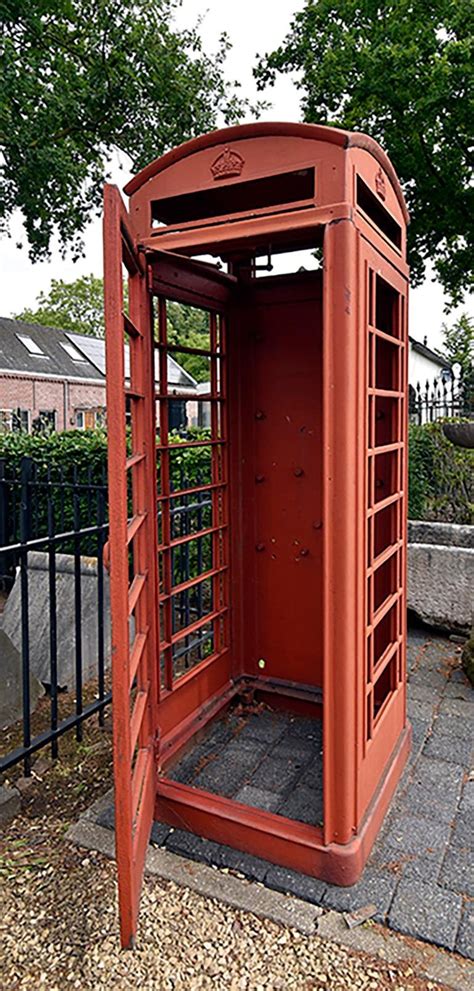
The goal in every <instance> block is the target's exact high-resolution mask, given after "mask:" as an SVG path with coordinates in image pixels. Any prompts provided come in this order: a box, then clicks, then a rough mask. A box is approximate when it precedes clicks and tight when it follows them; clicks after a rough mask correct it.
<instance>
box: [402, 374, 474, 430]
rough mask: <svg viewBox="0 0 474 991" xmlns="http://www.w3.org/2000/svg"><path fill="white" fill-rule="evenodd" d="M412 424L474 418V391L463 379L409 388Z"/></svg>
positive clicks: (418, 383) (420, 384) (440, 381)
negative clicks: (447, 418) (448, 418)
mask: <svg viewBox="0 0 474 991" xmlns="http://www.w3.org/2000/svg"><path fill="white" fill-rule="evenodd" d="M409 417H410V423H417V424H423V423H433V422H434V421H435V420H442V419H445V418H446V417H450V418H451V417H452V418H459V417H467V418H472V417H474V396H473V390H472V389H469V388H468V387H467V385H466V384H465V383H463V381H462V379H461V378H458V379H453V378H449V379H447V380H446V381H444V380H443V379H440V380H437V381H436V382H428V381H427V382H425V384H424V385H423V384H422V383H421V382H417V384H416V386H413V385H410V386H409Z"/></svg>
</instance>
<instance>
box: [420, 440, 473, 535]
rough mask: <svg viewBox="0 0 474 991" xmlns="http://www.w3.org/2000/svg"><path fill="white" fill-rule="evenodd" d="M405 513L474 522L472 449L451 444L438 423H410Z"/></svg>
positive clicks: (430, 517) (438, 520)
mask: <svg viewBox="0 0 474 991" xmlns="http://www.w3.org/2000/svg"><path fill="white" fill-rule="evenodd" d="M408 466H409V471H408V474H409V480H408V515H409V517H410V519H412V520H435V521H437V522H439V523H470V524H473V523H474V451H469V450H467V449H466V448H462V447H455V445H454V444H451V442H450V441H449V440H447V439H446V437H445V436H444V433H443V428H442V424H441V423H440V422H439V421H438V422H437V423H425V424H423V426H418V425H415V424H410V429H409V459H408Z"/></svg>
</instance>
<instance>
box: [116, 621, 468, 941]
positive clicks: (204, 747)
mask: <svg viewBox="0 0 474 991" xmlns="http://www.w3.org/2000/svg"><path fill="white" fill-rule="evenodd" d="M408 666H409V703H408V710H409V717H410V720H411V723H412V727H413V748H412V753H411V756H410V760H409V764H408V766H407V768H406V771H405V774H404V776H403V779H402V781H401V783H400V786H399V788H398V791H397V793H396V795H395V797H394V800H393V802H392V805H391V808H390V810H389V812H388V814H387V816H386V819H385V822H384V824H383V827H382V830H381V832H380V834H379V837H378V840H377V842H376V844H375V847H374V849H373V851H372V854H371V857H370V859H369V862H368V864H367V867H366V869H365V871H364V874H363V876H362V878H361V880H360V881H359V882H358V883H357V884H356V885H354V886H353V887H351V888H339V887H336V886H333V885H329V884H326V883H324V882H322V881H319V880H317V879H315V878H310V877H308V876H306V875H303V874H298V873H296V872H294V871H289V870H286V869H285V868H280V867H275V866H274V865H272V864H269V863H268V862H266V861H263V860H260V859H259V858H257V857H252V856H250V855H247V854H243V853H240V852H239V851H236V850H233V849H232V848H230V847H226V846H224V845H221V844H217V843H212V842H210V841H209V840H205V839H202V838H200V837H196V836H194V835H193V834H191V833H187V832H185V831H184V830H171V829H170V828H169V827H168V826H165V825H163V824H160V823H155V825H154V828H153V832H152V837H151V840H152V843H154V844H155V845H157V846H164V847H165V849H168V850H170V851H173V852H175V853H178V854H180V855H182V856H186V857H190V858H191V859H193V860H198V861H202V862H204V863H208V864H209V863H210V864H213V865H215V866H217V867H226V868H231V869H234V870H237V871H239V872H240V873H242V874H244V875H245V876H246V877H248V878H250V879H253V880H257V881H260V882H263V883H264V884H265V885H266V886H267V887H269V888H273V889H276V890H278V891H283V892H290V893H291V894H294V895H296V896H297V897H299V898H301V899H304V900H306V901H309V902H312V903H313V904H316V905H320V906H321V907H323V908H325V909H336V910H338V911H348V910H349V911H351V910H353V909H355V908H358V907H360V906H361V905H364V904H366V903H367V902H374V903H375V904H376V905H377V907H378V915H377V920H378V921H379V922H383V923H386V924H387V925H388V926H389V927H390V928H391V929H394V930H398V931H399V932H402V933H404V934H407V935H409V936H414V937H417V938H419V939H422V940H425V941H427V942H429V943H434V944H436V945H438V946H441V947H445V948H446V949H449V950H456V952H458V953H460V954H462V955H463V956H465V957H468V958H470V959H474V774H473V757H474V749H473V745H474V740H473V737H474V691H473V689H472V688H471V686H470V685H469V684H468V682H467V680H466V679H465V677H464V675H463V673H462V671H461V670H460V667H459V654H456V648H455V646H454V645H453V644H452V643H450V641H449V640H447V639H445V638H442V637H438V636H432V637H430V638H428V636H427V634H426V631H420V630H415V631H412V632H411V633H410V636H409V649H408ZM238 718H239V717H238V716H230V717H227V719H226V720H221V721H219V723H217V724H216V725H215V726H214V727H213V729H212V732H211V733H210V735H209V736H208V737H206V739H205V740H204V741H203V742H201V743H200V744H199V745H198V746H197V747H196V748H194V749H193V751H192V752H191V754H189V755H187V756H186V757H185V758H183V760H182V761H181V762H180V764H178V765H177V768H176V769H175V771H174V772H173V776H175V777H176V778H177V779H178V780H184V781H189V782H191V783H195V784H196V785H198V786H200V787H203V788H206V790H209V791H216V792H218V793H220V794H227V795H231V796H233V797H236V798H237V799H239V800H241V801H244V802H247V804H252V805H256V806H258V807H260V808H267V809H269V810H271V811H275V812H281V814H282V815H287V816H290V817H292V818H295V819H299V820H301V821H304V822H308V821H313V822H314V821H315V820H316V821H318V819H319V818H320V817H322V777H321V769H322V763H321V732H320V726H319V725H318V723H315V722H314V721H311V720H305V719H301V718H299V719H298V718H295V719H289V718H288V717H285V716H283V715H281V716H280V715H279V716H278V717H277V716H275V715H273V714H271V713H261V714H259V715H258V716H257V717H255V716H252V717H250V719H248V720H247V721H246V725H245V727H244V729H243V730H242V731H240V730H241V729H242V728H241V727H240V726H239V732H238V735H237V736H236V733H235V730H236V724H235V720H236V719H238ZM315 810H316V811H315ZM97 821H98V822H99V824H100V825H102V826H108V827H113V810H112V809H111V808H108V809H106V810H105V812H103V813H102V814H101V815H100V816H99V818H98V820H97Z"/></svg>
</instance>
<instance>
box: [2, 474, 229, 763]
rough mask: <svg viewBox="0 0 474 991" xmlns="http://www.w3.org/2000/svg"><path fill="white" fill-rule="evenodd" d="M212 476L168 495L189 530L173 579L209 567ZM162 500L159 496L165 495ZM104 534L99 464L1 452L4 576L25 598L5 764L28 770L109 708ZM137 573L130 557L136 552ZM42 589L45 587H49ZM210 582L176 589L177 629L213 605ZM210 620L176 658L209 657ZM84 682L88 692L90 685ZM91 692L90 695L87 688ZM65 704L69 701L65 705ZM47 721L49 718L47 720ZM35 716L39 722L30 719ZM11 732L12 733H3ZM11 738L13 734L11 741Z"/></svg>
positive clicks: (175, 523) (179, 525)
mask: <svg viewBox="0 0 474 991" xmlns="http://www.w3.org/2000/svg"><path fill="white" fill-rule="evenodd" d="M207 481H208V480H207V478H204V479H203V481H202V485H203V489H202V490H201V491H200V490H199V484H201V482H200V480H199V478H198V479H197V480H196V478H195V479H194V481H193V483H192V484H193V485H197V486H198V488H197V490H195V491H193V493H192V495H188V496H180V498H179V500H176V504H175V503H174V501H173V500H172V503H171V507H170V517H171V524H172V531H173V536H174V537H184V538H190V539H187V540H185V541H184V542H183V543H181V544H179V546H177V547H176V548H175V549H174V550H173V553H172V574H173V584H174V585H176V586H179V585H182V584H185V583H186V582H188V581H189V579H196V577H197V576H199V575H201V574H205V573H206V572H207V571H208V570H209V568H210V567H211V555H212V552H211V546H210V542H208V541H206V540H205V539H202V538H199V537H196V538H194V537H193V534H194V533H195V532H196V533H198V532H199V531H202V530H203V528H205V527H206V525H207V521H208V515H209V513H210V512H211V510H212V499H211V498H210V494H209V491H207V490H206V484H207ZM174 488H176V489H177V490H180V491H182V490H186V489H188V488H190V484H189V481H188V479H187V478H186V474H185V472H184V471H181V472H180V473H179V477H177V478H176V479H175V484H174ZM159 506H160V503H159ZM160 526H161V510H160V509H159V511H158V527H159V528H160ZM107 537H108V522H107V481H106V475H105V466H104V469H103V471H100V472H97V471H95V472H93V471H92V470H87V471H86V472H82V473H80V472H79V471H78V470H76V469H73V470H72V471H71V472H67V471H66V470H65V469H62V468H58V469H56V470H54V469H53V468H47V469H42V468H41V467H39V466H38V465H36V464H34V463H33V461H32V459H31V458H28V457H24V458H22V459H21V462H20V465H19V467H18V469H16V470H13V469H9V468H8V465H7V463H6V461H5V459H1V458H0V583H1V585H2V587H3V590H4V593H5V594H6V595H7V596H8V595H9V594H12V589H13V586H14V584H15V582H16V583H17V590H18V591H17V594H18V595H19V599H20V609H19V617H20V619H19V625H20V629H19V631H18V640H19V641H20V646H19V654H20V665H21V672H20V679H21V699H22V714H21V743H20V744H19V745H16V746H15V747H13V748H12V749H10V750H8V752H7V753H4V754H3V755H1V756H0V773H1V772H4V771H6V770H8V768H10V767H12V766H14V765H16V764H17V763H19V762H21V761H22V762H23V767H24V773H25V774H26V775H28V774H29V773H30V770H31V758H32V755H33V754H34V753H35V752H36V751H38V750H40V749H41V748H43V747H46V746H50V748H51V755H52V757H53V758H56V757H57V756H58V741H59V738H60V737H61V736H62V735H63V734H64V733H67V732H68V731H70V730H75V732H76V738H77V740H78V741H80V740H81V739H82V726H83V723H84V721H85V720H86V719H89V718H90V717H91V716H93V715H98V719H99V723H100V725H103V723H104V710H105V709H106V707H107V706H108V705H109V704H110V702H111V700H112V695H111V691H110V690H108V689H109V684H108V678H107V668H108V663H109V657H108V656H107V649H106V637H105V624H106V620H107V609H108V602H107V596H106V589H105V582H106V580H107V578H106V573H105V571H104V567H103V563H104V547H105V544H106V541H107ZM38 551H39V552H41V553H42V554H43V555H44V556H45V571H46V572H47V575H45V581H46V583H47V589H46V593H47V594H46V601H47V610H48V616H47V625H48V652H49V663H48V675H47V678H44V677H43V678H42V681H43V684H44V685H45V686H46V693H47V694H46V698H45V699H44V701H43V711H42V720H41V725H40V726H38V725H37V723H38V720H36V719H35V714H34V713H31V711H30V710H31V701H32V699H31V691H30V678H31V668H32V665H31V660H32V646H34V643H33V639H32V638H33V637H34V636H35V631H34V630H32V629H31V628H30V627H31V598H32V592H31V583H32V577H31V558H30V557H29V556H30V555H31V554H32V553H33V552H38ZM58 555H68V560H70V562H71V569H70V573H71V582H70V584H71V586H72V589H71V595H70V597H69V600H68V617H69V616H70V625H71V633H72V637H73V641H74V677H73V682H74V692H73V699H72V697H71V694H70V693H69V694H68V697H67V699H66V701H67V702H68V705H67V709H68V710H71V709H73V711H67V712H63V713H62V712H61V703H62V702H64V696H65V693H63V691H62V685H61V681H60V679H59V677H58V670H59V663H60V660H61V658H60V657H58V601H57V598H58V597H57V576H58ZM84 557H87V558H93V559H94V560H95V561H96V562H97V570H96V574H97V579H96V593H95V622H96V624H97V657H96V664H95V671H94V677H93V678H92V679H89V678H88V679H87V683H85V678H84V663H83V662H84V657H83V633H84V631H83V622H84V617H83V609H82V592H83V585H82V581H83V579H82V578H81V574H82V567H83V561H84ZM130 569H131V577H132V576H133V563H132V560H130ZM44 591H45V590H44ZM212 594H213V593H212V588H211V589H209V588H208V586H207V585H206V582H205V580H203V581H202V582H200V583H197V584H193V585H192V587H191V588H184V589H183V590H182V591H179V592H178V593H177V594H176V596H175V597H174V599H173V631H174V632H176V631H178V630H181V629H184V628H186V627H188V626H189V625H190V623H191V622H192V621H193V620H199V619H201V618H202V617H205V616H206V615H207V614H208V613H212ZM0 625H1V624H0ZM212 637H213V631H212V624H209V628H207V627H206V626H204V627H203V628H202V629H200V630H199V633H195V634H194V635H189V636H187V637H185V638H184V639H183V640H180V642H179V643H177V644H176V645H175V647H174V651H173V660H174V663H175V664H177V665H179V667H180V669H181V670H182V672H184V671H186V670H187V669H188V668H189V667H192V666H193V665H194V664H195V663H196V662H197V661H199V660H201V659H203V658H205V657H206V656H207V653H208V652H209V651H210V650H211V649H212ZM85 689H86V692H85ZM91 696H92V697H91ZM63 709H64V706H63ZM45 723H47V725H45ZM33 726H35V727H36V728H35V729H33ZM5 737H6V739H7V741H8V734H5ZM7 746H8V742H7Z"/></svg>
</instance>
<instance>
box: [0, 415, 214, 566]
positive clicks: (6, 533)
mask: <svg viewBox="0 0 474 991" xmlns="http://www.w3.org/2000/svg"><path fill="white" fill-rule="evenodd" d="M208 435H209V431H205V430H197V429H192V430H190V431H188V438H189V439H203V440H205V439H206V438H207V437H208ZM172 439H173V440H174V441H179V440H181V439H183V438H180V437H179V436H178V434H176V435H173V437H172ZM157 441H158V442H159V438H157ZM130 446H131V445H130V435H128V437H127V447H128V450H129V453H130ZM25 457H29V458H31V460H32V462H33V473H32V483H33V484H32V485H31V487H30V494H31V513H30V537H43V536H45V535H46V534H47V532H48V496H50V497H51V499H52V503H53V507H54V518H55V529H56V532H58V531H59V532H63V533H64V532H67V531H69V530H71V529H73V524H74V491H76V499H77V503H78V508H79V524H80V526H81V527H83V526H88V525H94V524H95V523H96V522H98V519H99V512H100V509H99V500H100V495H99V493H100V491H101V490H102V492H103V491H104V490H105V486H106V484H107V434H106V431H105V430H103V429H97V430H86V431H84V430H68V431H65V432H64V433H52V434H50V435H45V436H33V435H28V434H11V433H4V434H0V470H2V474H3V478H4V479H5V481H3V482H1V481H0V485H2V486H3V487H4V489H3V494H4V495H6V497H7V507H8V508H7V512H6V516H7V520H6V521H5V523H6V529H5V527H4V529H3V531H2V533H3V538H4V542H5V543H14V542H16V541H17V540H19V539H20V495H21V484H20V469H21V464H22V459H23V458H25ZM158 476H159V472H158ZM170 478H171V483H172V487H173V489H175V490H176V489H181V488H191V487H193V486H194V485H198V484H199V483H201V484H203V485H205V484H206V483H208V482H210V481H211V449H210V447H194V448H188V449H184V450H182V451H181V450H180V449H179V448H178V449H177V450H174V451H172V452H170ZM47 481H49V482H51V483H52V484H51V485H49V486H47V485H45V484H43V483H45V482H47ZM129 482H130V476H129ZM157 482H158V487H159V484H160V481H159V477H158V479H157ZM81 486H84V488H81ZM130 495H131V492H130ZM102 498H103V497H102ZM3 505H5V503H3ZM130 514H131V499H130ZM105 518H106V519H107V518H108V507H107V500H106V499H105ZM94 540H95V538H93V537H91V540H90V541H89V543H90V544H91V548H88V545H87V547H86V545H84V548H83V553H93V552H94V551H93V546H94ZM0 543H2V541H1V540H0ZM62 549H63V550H65V551H66V550H69V545H68V546H66V545H65V546H64V548H62Z"/></svg>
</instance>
